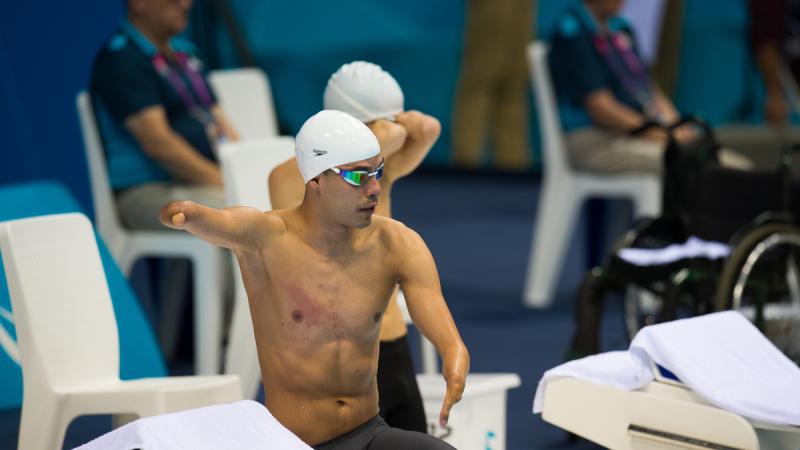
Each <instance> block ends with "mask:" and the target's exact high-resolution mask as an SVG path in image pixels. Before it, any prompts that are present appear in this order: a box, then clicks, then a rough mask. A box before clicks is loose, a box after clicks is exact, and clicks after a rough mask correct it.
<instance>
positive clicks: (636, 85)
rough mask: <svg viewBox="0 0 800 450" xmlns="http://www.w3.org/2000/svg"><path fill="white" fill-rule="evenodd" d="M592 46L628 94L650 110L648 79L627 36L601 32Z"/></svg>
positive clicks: (650, 94) (650, 98)
mask: <svg viewBox="0 0 800 450" xmlns="http://www.w3.org/2000/svg"><path fill="white" fill-rule="evenodd" d="M594 46H595V48H596V49H597V51H598V52H599V53H600V55H601V56H602V57H603V58H604V59H605V60H606V62H607V63H608V65H609V67H610V68H611V70H612V71H613V72H614V74H615V75H616V76H617V78H618V79H619V81H620V82H621V83H622V88H623V89H625V91H627V92H628V94H630V95H631V96H632V97H633V98H634V99H635V100H636V101H637V102H638V103H639V104H640V105H641V106H642V108H644V109H645V110H648V109H649V108H650V104H651V100H652V93H651V90H650V78H649V77H648V75H647V71H646V70H645V68H644V66H643V65H642V63H641V62H640V61H639V58H638V57H637V56H636V54H635V53H634V52H633V45H632V44H631V42H630V38H629V37H628V35H627V34H625V33H623V32H621V31H617V32H613V33H608V32H601V33H600V34H597V35H595V37H594Z"/></svg>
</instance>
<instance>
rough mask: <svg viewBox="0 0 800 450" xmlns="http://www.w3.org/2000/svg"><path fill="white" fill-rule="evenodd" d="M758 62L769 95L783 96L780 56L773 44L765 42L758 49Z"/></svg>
mask: <svg viewBox="0 0 800 450" xmlns="http://www.w3.org/2000/svg"><path fill="white" fill-rule="evenodd" d="M756 60H757V62H758V68H759V69H760V70H761V76H762V77H763V78H764V87H765V88H766V90H767V94H769V95H782V90H781V80H780V77H779V75H778V73H779V72H780V64H781V63H780V54H779V53H778V49H777V48H775V45H774V44H773V43H771V42H764V43H763V44H761V45H759V47H758V48H757V49H756Z"/></svg>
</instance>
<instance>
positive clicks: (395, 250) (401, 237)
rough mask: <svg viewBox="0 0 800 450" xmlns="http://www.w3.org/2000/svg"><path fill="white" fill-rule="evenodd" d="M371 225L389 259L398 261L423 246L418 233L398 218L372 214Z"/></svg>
mask: <svg viewBox="0 0 800 450" xmlns="http://www.w3.org/2000/svg"><path fill="white" fill-rule="evenodd" d="M372 226H373V227H374V228H375V233H376V234H377V236H378V238H379V239H380V242H381V244H382V245H383V246H384V247H385V248H386V250H387V251H388V252H389V253H390V255H389V257H390V258H389V259H390V260H397V262H398V263H399V262H400V261H402V259H404V258H405V257H407V256H408V255H409V254H412V253H414V252H415V251H417V250H418V249H419V246H420V245H422V246H424V245H425V244H424V242H423V241H422V238H421V237H420V235H419V234H418V233H417V232H416V231H414V230H412V229H411V228H409V227H408V226H406V224H404V223H403V222H400V221H399V220H396V219H392V218H389V217H385V216H378V215H374V216H372Z"/></svg>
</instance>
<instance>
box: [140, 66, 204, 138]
mask: <svg viewBox="0 0 800 450" xmlns="http://www.w3.org/2000/svg"><path fill="white" fill-rule="evenodd" d="M152 62H153V67H154V68H155V69H156V72H158V74H159V75H161V77H163V78H164V79H165V80H167V81H168V82H169V84H170V85H172V87H173V88H174V89H175V91H176V92H177V93H178V95H179V96H180V97H181V101H182V102H183V105H184V106H185V107H186V109H187V110H189V113H190V114H191V115H192V116H193V117H194V118H195V119H197V120H198V121H200V122H201V123H202V124H204V125H211V124H213V123H214V118H213V116H212V115H211V113H210V112H209V110H210V109H211V106H212V105H213V101H212V99H211V94H210V92H209V90H208V86H206V83H205V82H204V81H203V78H202V77H201V76H200V73H199V71H198V69H197V67H196V62H195V61H194V59H193V58H189V56H188V55H187V54H186V53H183V52H175V62H176V65H177V67H175V65H174V64H170V63H169V62H168V61H167V58H166V57H165V56H164V54H162V53H157V54H156V55H155V56H153V59H152ZM178 70H180V71H181V72H182V73H183V74H184V75H185V76H186V77H187V78H188V79H189V82H190V83H191V88H190V87H189V86H187V84H186V82H185V81H184V79H183V77H181V75H180V74H179V73H178ZM190 90H191V92H190Z"/></svg>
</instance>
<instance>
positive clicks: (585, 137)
mask: <svg viewBox="0 0 800 450" xmlns="http://www.w3.org/2000/svg"><path fill="white" fill-rule="evenodd" d="M622 6H623V1H622V0H582V1H577V2H575V3H574V4H572V5H570V7H569V8H568V9H567V10H566V11H565V12H564V13H563V14H562V15H561V16H560V18H559V19H558V20H557V22H556V28H555V30H554V33H553V35H552V37H551V39H550V48H551V51H550V68H551V71H552V75H553V82H554V85H555V89H556V94H557V97H558V103H559V112H560V114H561V122H562V126H563V127H564V131H565V132H566V144H567V148H568V152H569V159H570V162H571V164H572V165H573V166H574V167H575V168H576V169H578V170H585V171H596V172H650V173H660V171H661V168H662V156H663V152H664V148H665V144H666V142H667V134H666V131H665V128H664V127H666V126H668V125H671V124H673V123H675V122H676V121H678V120H679V115H678V113H677V111H676V109H675V106H674V105H673V104H672V102H671V101H670V100H669V99H668V98H667V97H666V96H665V95H664V94H663V93H662V92H661V90H660V89H659V88H658V87H657V86H656V85H655V83H653V81H652V80H651V78H650V76H649V74H648V70H647V67H646V66H645V64H644V62H643V61H642V58H641V56H640V54H639V51H638V49H637V47H636V39H635V35H634V32H633V29H632V28H631V27H630V25H629V24H628V22H627V21H626V20H625V19H623V18H622V17H619V16H618V13H619V11H620V9H621V8H622ZM693 135H694V132H693V130H692V129H691V128H689V127H683V128H678V129H677V130H676V138H678V139H679V140H683V139H691V138H692V136H693ZM721 158H722V161H723V163H724V164H726V165H730V166H734V167H741V168H745V167H749V166H750V162H749V161H748V160H747V159H745V158H742V157H741V156H739V155H737V154H735V153H733V152H730V151H727V150H725V151H723V152H722V154H721Z"/></svg>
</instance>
